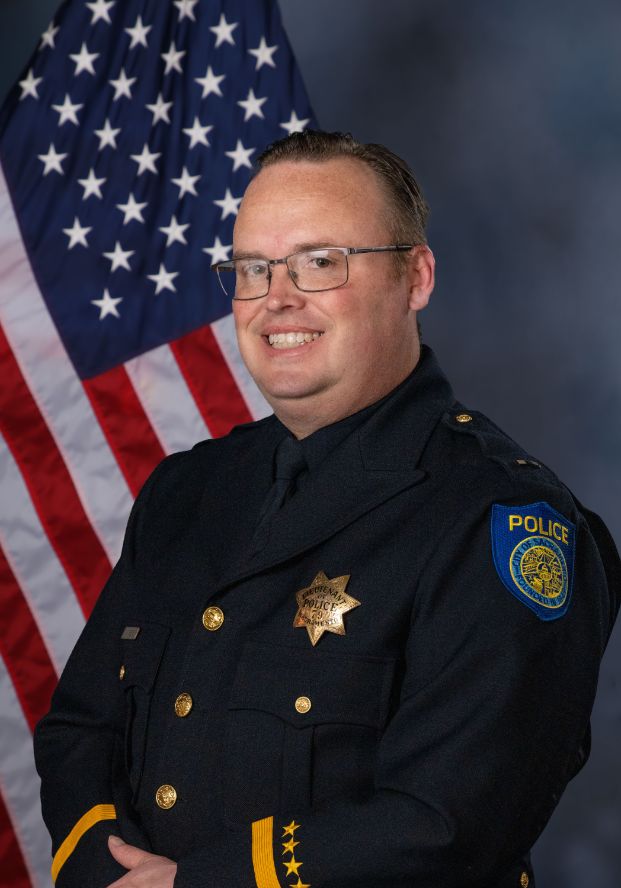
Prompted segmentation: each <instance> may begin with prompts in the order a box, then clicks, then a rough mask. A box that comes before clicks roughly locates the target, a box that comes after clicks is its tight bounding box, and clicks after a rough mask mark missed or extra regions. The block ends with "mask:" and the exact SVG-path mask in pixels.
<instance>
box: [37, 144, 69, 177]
mask: <svg viewBox="0 0 621 888" xmlns="http://www.w3.org/2000/svg"><path fill="white" fill-rule="evenodd" d="M37 157H38V158H39V160H41V161H43V165H44V169H43V175H44V176H47V174H48V173H51V172H52V170H54V172H56V173H60V174H61V176H64V174H65V171H64V170H63V168H62V166H61V164H62V162H63V160H64V159H65V157H67V155H66V154H58V153H57V152H56V148H54V146H53V145H50V148H49V151H48V152H47V154H37Z"/></svg>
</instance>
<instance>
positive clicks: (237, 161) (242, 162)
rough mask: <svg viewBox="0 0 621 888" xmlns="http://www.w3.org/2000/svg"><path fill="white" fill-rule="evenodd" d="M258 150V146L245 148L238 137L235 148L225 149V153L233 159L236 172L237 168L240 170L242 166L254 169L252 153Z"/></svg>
mask: <svg viewBox="0 0 621 888" xmlns="http://www.w3.org/2000/svg"><path fill="white" fill-rule="evenodd" d="M256 150H257V149H256V148H244V146H243V145H242V142H241V140H240V139H238V140H237V145H236V146H235V150H234V151H225V152H224V153H225V154H226V156H227V157H230V158H231V160H232V161H233V172H235V170H238V169H239V168H240V167H248V169H252V164H251V162H250V155H251V154H252V153H253V152H254V151H256Z"/></svg>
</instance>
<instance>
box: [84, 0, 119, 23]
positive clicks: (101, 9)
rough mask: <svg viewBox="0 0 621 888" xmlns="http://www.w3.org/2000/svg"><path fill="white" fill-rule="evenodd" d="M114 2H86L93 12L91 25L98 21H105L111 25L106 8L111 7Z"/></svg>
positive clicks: (104, 0)
mask: <svg viewBox="0 0 621 888" xmlns="http://www.w3.org/2000/svg"><path fill="white" fill-rule="evenodd" d="M114 3H115V0H94V2H93V3H87V4H86V5H87V6H88V8H89V9H90V10H91V12H92V14H93V17H92V18H91V25H94V24H95V23H96V22H98V21H102V22H107V23H108V24H109V25H111V24H112V22H111V21H110V13H109V11H108V10H110V9H112V7H113V6H114Z"/></svg>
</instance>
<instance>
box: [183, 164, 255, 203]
mask: <svg viewBox="0 0 621 888" xmlns="http://www.w3.org/2000/svg"><path fill="white" fill-rule="evenodd" d="M199 179H200V176H191V175H190V173H189V172H188V169H187V167H184V168H183V169H182V170H181V175H180V176H179V178H178V179H171V180H170V181H171V182H172V183H173V185H178V186H179V199H181V198H182V197H184V195H186V194H193V195H194V197H197V196H198V192H197V190H196V188H195V183H196V182H198V180H199ZM240 201H241V198H240Z"/></svg>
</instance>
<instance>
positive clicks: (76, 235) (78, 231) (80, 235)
mask: <svg viewBox="0 0 621 888" xmlns="http://www.w3.org/2000/svg"><path fill="white" fill-rule="evenodd" d="M92 230H93V229H92V228H87V227H86V226H85V225H84V226H83V225H82V224H81V222H80V220H79V219H78V217H77V216H76V217H75V218H74V220H73V225H72V226H71V228H63V234H66V235H67V237H68V238H69V246H68V247H67V249H68V250H73V248H74V247H75V246H77V245H78V244H80V246H82V247H88V242H87V240H86V235H87V234H88V233H89V232H91V231H92Z"/></svg>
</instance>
